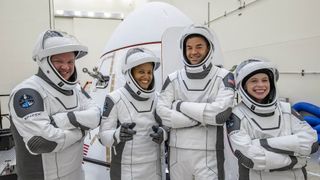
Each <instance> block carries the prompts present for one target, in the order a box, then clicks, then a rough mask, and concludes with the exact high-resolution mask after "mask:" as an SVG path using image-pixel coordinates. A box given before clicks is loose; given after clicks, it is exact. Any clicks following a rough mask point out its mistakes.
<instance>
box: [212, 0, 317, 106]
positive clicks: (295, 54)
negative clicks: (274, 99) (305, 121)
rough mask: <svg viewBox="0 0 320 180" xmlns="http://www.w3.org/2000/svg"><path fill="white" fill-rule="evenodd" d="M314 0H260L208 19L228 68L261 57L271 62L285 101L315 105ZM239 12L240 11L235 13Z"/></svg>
mask: <svg viewBox="0 0 320 180" xmlns="http://www.w3.org/2000/svg"><path fill="white" fill-rule="evenodd" d="M318 7H320V1H318V0H308V1H300V0H278V1H274V0H260V1H256V2H254V3H253V4H252V5H249V6H247V7H246V8H244V9H242V10H239V11H236V12H235V13H233V14H230V15H227V16H226V17H222V18H220V19H217V20H215V21H213V22H212V23H211V24H210V27H211V28H212V29H214V30H215V31H216V33H217V34H218V37H219V39H220V42H221V44H222V49H223V51H224V55H225V65H226V67H227V68H230V67H231V66H232V65H234V64H238V63H239V62H240V61H242V60H244V59H246V58H248V57H252V56H261V57H265V58H268V59H269V60H271V61H272V62H274V63H275V64H276V65H277V66H278V69H279V71H280V73H284V72H297V74H281V75H280V80H279V83H278V87H279V90H280V96H281V97H287V98H289V101H290V102H292V103H295V102H297V101H308V102H311V103H315V104H318V105H320V95H319V94H320V93H319V92H320V84H319V80H318V79H319V78H320V74H317V75H315V74H307V75H305V76H301V75H300V74H298V72H301V70H302V69H303V70H305V71H306V72H318V73H320V65H319V60H320V53H319V48H320V21H319V20H318V17H320V11H319V10H318ZM240 13H241V15H239V14H240Z"/></svg>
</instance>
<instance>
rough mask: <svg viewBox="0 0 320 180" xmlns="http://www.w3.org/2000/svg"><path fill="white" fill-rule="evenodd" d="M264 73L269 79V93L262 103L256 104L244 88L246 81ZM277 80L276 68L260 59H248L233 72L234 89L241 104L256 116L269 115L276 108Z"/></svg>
mask: <svg viewBox="0 0 320 180" xmlns="http://www.w3.org/2000/svg"><path fill="white" fill-rule="evenodd" d="M258 73H265V74H266V75H267V76H268V77H269V82H270V92H269V94H268V95H267V96H266V97H265V98H264V100H263V102H261V103H258V102H257V101H255V100H254V98H253V97H252V96H251V95H250V94H248V92H247V90H246V89H245V88H244V87H245V83H246V81H247V80H248V79H249V78H250V77H252V76H253V75H255V74H258ZM278 79H279V72H278V70H277V68H276V67H275V66H274V65H273V64H272V63H271V62H269V61H266V60H262V59H261V58H259V59H258V58H254V59H248V60H245V61H243V62H242V63H240V64H239V65H238V66H237V68H236V72H235V81H236V89H237V91H238V93H239V95H240V97H241V99H242V102H243V103H244V104H245V105H246V106H247V107H248V108H249V109H250V110H251V111H253V112H254V113H256V114H270V113H273V112H274V111H275V109H276V108H277V101H278V93H277V88H276V82H277V81H278Z"/></svg>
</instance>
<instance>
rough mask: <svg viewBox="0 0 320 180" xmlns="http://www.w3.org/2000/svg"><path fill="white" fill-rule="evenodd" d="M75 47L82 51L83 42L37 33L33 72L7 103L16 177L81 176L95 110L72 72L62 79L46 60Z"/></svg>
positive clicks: (71, 179) (77, 179)
mask: <svg viewBox="0 0 320 180" xmlns="http://www.w3.org/2000/svg"><path fill="white" fill-rule="evenodd" d="M68 52H74V53H75V54H76V56H75V58H76V59H78V58H81V57H83V56H84V55H86V54H87V47H85V46H83V45H81V44H79V42H78V41H77V40H76V39H75V38H74V37H72V36H70V35H67V34H65V33H62V32H59V31H55V30H48V31H46V32H44V33H42V34H41V35H40V36H39V39H38V41H37V44H36V46H35V49H34V52H33V59H34V60H35V61H36V62H37V63H38V65H39V67H40V68H39V71H38V74H36V75H33V76H31V77H30V78H28V79H26V80H25V81H23V82H22V83H20V84H19V85H17V86H16V87H15V88H14V89H13V90H12V93H11V96H10V102H9V108H10V115H11V120H12V121H11V122H12V131H13V136H14V140H15V149H16V159H17V173H18V179H20V180H56V179H59V180H81V179H84V174H83V170H82V159H83V139H84V136H85V132H86V131H87V130H89V129H93V128H96V127H97V126H98V125H99V123H100V109H99V107H98V106H97V105H96V104H95V103H94V102H93V101H92V99H91V98H90V97H89V95H88V94H87V93H86V92H85V91H84V90H83V89H82V88H81V87H80V85H79V84H78V81H77V73H76V71H74V73H73V75H72V77H71V78H70V79H69V80H66V79H64V78H63V77H62V76H61V75H60V74H59V72H58V71H57V70H56V69H55V68H54V66H53V64H52V63H51V56H53V55H58V54H62V53H68Z"/></svg>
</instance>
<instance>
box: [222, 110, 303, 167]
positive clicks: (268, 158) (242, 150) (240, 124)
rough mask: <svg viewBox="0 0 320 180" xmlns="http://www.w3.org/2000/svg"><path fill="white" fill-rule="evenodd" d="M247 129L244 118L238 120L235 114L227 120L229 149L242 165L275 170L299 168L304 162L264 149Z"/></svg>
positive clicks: (297, 158)
mask: <svg viewBox="0 0 320 180" xmlns="http://www.w3.org/2000/svg"><path fill="white" fill-rule="evenodd" d="M249 130H250V128H246V123H245V120H240V118H239V117H237V116H236V115H235V114H232V115H231V117H230V119H229V120H228V121H227V132H228V139H229V142H230V146H231V149H232V151H233V153H234V155H235V156H236V157H237V159H238V161H239V162H240V163H241V164H242V165H243V166H245V167H247V168H252V169H255V170H265V171H277V170H286V169H293V168H301V167H303V166H304V165H305V164H306V159H305V158H300V157H296V156H290V155H288V154H282V153H277V152H273V151H269V150H267V149H265V148H264V147H262V146H261V144H260V140H259V139H251V137H250V135H249V132H248V131H249Z"/></svg>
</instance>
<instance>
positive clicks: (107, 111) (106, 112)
mask: <svg viewBox="0 0 320 180" xmlns="http://www.w3.org/2000/svg"><path fill="white" fill-rule="evenodd" d="M117 114H118V112H117V107H116V104H115V102H114V100H113V99H112V98H111V97H110V96H107V97H106V99H105V102H104V108H103V112H102V119H101V125H100V130H99V137H100V141H101V143H102V144H103V145H104V146H108V147H112V145H113V144H114V142H115V140H114V133H115V131H116V129H117V121H118V115H117Z"/></svg>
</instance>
